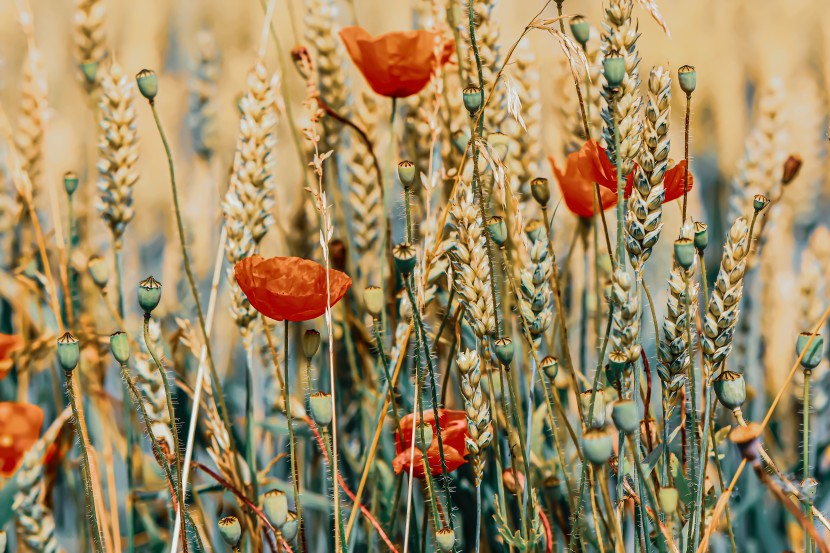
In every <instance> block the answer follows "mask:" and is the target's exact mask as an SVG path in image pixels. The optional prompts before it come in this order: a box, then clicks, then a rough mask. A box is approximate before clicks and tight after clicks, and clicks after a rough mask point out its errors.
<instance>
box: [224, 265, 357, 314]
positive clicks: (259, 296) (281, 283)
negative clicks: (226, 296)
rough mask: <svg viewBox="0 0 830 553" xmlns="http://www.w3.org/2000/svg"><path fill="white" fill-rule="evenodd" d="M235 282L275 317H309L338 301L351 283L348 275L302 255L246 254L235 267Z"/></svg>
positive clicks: (257, 304)
mask: <svg viewBox="0 0 830 553" xmlns="http://www.w3.org/2000/svg"><path fill="white" fill-rule="evenodd" d="M234 275H235V276H236V282H237V283H238V284H239V287H240V288H242V291H243V292H245V295H246V296H247V297H248V301H249V302H251V305H252V306H253V307H254V309H256V310H257V311H259V312H260V313H262V314H263V315H265V316H266V317H270V318H271V319H274V320H276V321H295V322H296V321H309V320H311V319H316V318H317V317H319V316H320V315H322V314H323V313H325V312H326V303H327V302H328V301H330V302H331V303H330V305H334V304H336V303H337V302H339V301H340V300H341V299H342V298H343V296H344V295H346V291H347V290H348V289H349V288H350V287H351V285H352V279H351V278H349V275H347V274H346V273H342V272H340V271H336V270H334V269H329V276H328V279H329V292H330V297H329V294H327V293H326V269H325V267H323V266H322V265H320V264H319V263H315V262H314V261H310V260H308V259H302V258H299V257H272V258H270V259H264V258H263V257H262V256H261V255H253V256H251V257H246V258H245V259H243V260H242V261H240V262H239V263H237V264H236V266H235V267H234Z"/></svg>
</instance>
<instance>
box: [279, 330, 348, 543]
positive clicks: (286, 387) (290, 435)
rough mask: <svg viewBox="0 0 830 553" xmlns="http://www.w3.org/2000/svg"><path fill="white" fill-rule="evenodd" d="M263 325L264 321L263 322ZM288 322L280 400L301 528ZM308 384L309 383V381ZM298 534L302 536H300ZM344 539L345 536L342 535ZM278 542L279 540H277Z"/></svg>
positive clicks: (284, 341)
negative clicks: (292, 414) (286, 425)
mask: <svg viewBox="0 0 830 553" xmlns="http://www.w3.org/2000/svg"><path fill="white" fill-rule="evenodd" d="M263 323H264V321H263ZM288 342H289V337H288V321H287V320H286V321H285V332H284V334H283V347H284V348H285V349H284V351H283V362H284V364H283V367H284V368H283V387H282V398H283V400H284V401H285V419H286V421H287V423H288V443H289V451H290V453H291V482H292V485H293V488H294V508H295V509H296V510H297V526H298V527H299V528H302V527H303V522H302V521H303V509H302V506H301V505H300V471H299V470H298V469H297V441H296V438H295V437H294V421H293V417H292V416H291V393H290V390H289V385H288V373H289V371H288ZM309 382H311V381H310V380H309ZM331 384H332V387H334V382H332V383H331ZM324 431H325V430H324ZM334 486H335V487H337V482H335V483H334ZM298 534H299V535H300V536H302V534H300V533H299V530H298ZM344 537H345V535H344ZM277 541H278V542H279V540H277ZM297 543H298V544H299V546H300V551H302V550H303V540H302V539H299V540H298V541H297Z"/></svg>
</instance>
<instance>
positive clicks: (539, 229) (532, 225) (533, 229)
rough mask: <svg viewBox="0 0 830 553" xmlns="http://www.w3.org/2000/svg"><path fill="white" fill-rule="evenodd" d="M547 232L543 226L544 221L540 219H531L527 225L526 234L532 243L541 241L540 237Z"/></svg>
mask: <svg viewBox="0 0 830 553" xmlns="http://www.w3.org/2000/svg"><path fill="white" fill-rule="evenodd" d="M543 232H545V226H544V225H543V224H542V221H540V220H539V219H531V220H530V221H528V223H527V224H526V225H525V234H527V237H528V238H530V240H531V241H533V242H535V241H536V240H538V239H539V236H540V235H541V234H542V233H543Z"/></svg>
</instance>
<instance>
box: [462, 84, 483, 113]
mask: <svg viewBox="0 0 830 553" xmlns="http://www.w3.org/2000/svg"><path fill="white" fill-rule="evenodd" d="M462 93H463V94H464V107H465V108H467V111H468V112H469V113H470V116H473V115H475V114H476V113H478V110H479V109H481V89H480V88H479V87H477V86H468V87H466V88H465V89H464V90H463V91H462Z"/></svg>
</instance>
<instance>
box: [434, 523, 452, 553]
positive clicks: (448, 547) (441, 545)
mask: <svg viewBox="0 0 830 553" xmlns="http://www.w3.org/2000/svg"><path fill="white" fill-rule="evenodd" d="M435 545H436V546H437V547H438V551H440V552H441V553H450V551H452V550H453V548H454V547H455V532H454V531H453V529H452V528H441V529H440V530H438V531H437V532H435Z"/></svg>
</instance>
